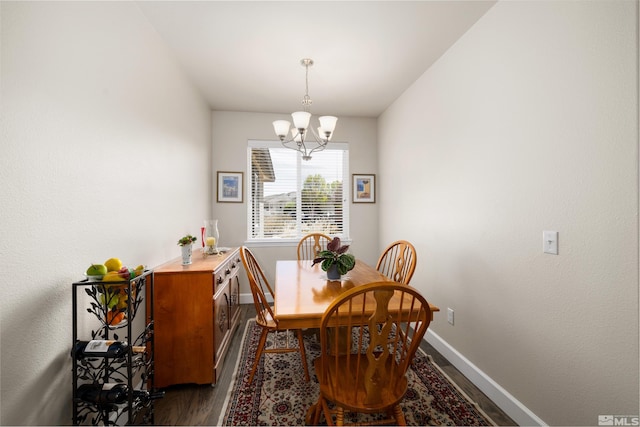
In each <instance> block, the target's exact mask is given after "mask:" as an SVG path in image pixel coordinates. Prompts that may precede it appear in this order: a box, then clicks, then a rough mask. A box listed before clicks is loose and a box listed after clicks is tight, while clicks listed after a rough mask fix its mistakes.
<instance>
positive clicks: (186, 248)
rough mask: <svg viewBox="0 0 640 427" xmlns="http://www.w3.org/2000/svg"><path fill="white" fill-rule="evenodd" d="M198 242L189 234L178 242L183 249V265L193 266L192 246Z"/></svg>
mask: <svg viewBox="0 0 640 427" xmlns="http://www.w3.org/2000/svg"><path fill="white" fill-rule="evenodd" d="M196 240H198V239H196V238H195V237H193V236H192V235H191V234H187V235H186V236H184V237H182V238H180V240H178V246H180V248H181V249H182V265H188V264H191V245H193V243H194V242H195V241H196Z"/></svg>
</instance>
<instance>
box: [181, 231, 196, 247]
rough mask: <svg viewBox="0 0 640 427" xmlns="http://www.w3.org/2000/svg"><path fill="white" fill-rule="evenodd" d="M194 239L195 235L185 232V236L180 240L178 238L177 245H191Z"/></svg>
mask: <svg viewBox="0 0 640 427" xmlns="http://www.w3.org/2000/svg"><path fill="white" fill-rule="evenodd" d="M196 240H198V239H196V238H195V237H193V236H192V235H191V234H187V235H186V236H184V237H182V238H181V239H180V240H178V246H185V245H191V244H193V243H194V242H195V241H196Z"/></svg>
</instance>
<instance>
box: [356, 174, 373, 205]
mask: <svg viewBox="0 0 640 427" xmlns="http://www.w3.org/2000/svg"><path fill="white" fill-rule="evenodd" d="M352 194H353V203H375V202H376V176H375V175H374V174H356V173H354V174H353V193H352Z"/></svg>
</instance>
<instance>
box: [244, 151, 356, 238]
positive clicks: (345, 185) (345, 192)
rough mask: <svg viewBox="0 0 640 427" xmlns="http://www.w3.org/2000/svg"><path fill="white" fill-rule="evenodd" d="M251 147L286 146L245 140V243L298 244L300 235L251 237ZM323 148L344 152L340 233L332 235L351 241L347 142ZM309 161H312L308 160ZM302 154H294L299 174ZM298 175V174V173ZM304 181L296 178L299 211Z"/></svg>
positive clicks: (297, 217) (297, 221)
mask: <svg viewBox="0 0 640 427" xmlns="http://www.w3.org/2000/svg"><path fill="white" fill-rule="evenodd" d="M253 148H282V149H285V150H286V149H287V147H283V145H282V144H281V143H280V141H273V140H258V139H250V140H248V141H247V163H246V165H247V174H246V176H247V179H245V183H244V185H245V195H246V201H247V208H246V218H247V223H246V240H245V243H246V244H247V245H250V246H252V247H266V246H274V247H275V246H292V245H294V244H298V242H299V241H300V238H301V237H302V236H298V237H295V238H277V237H270V238H254V237H251V232H252V225H253V224H252V217H253V192H252V191H251V189H252V188H251V187H252V185H253V175H252V173H251V170H252V164H251V161H252V159H251V150H252V149H253ZM325 150H340V151H343V152H344V164H343V167H342V174H343V176H342V233H341V234H336V235H332V236H338V237H340V239H341V240H342V241H343V242H344V243H345V244H348V243H349V242H350V241H351V238H350V237H349V222H350V212H349V208H350V200H351V183H350V178H349V177H350V171H349V144H348V143H347V142H330V143H329V145H328V146H327V148H326V149H325ZM310 161H311V162H312V161H313V159H312V160H310ZM302 162H303V160H302V155H301V154H300V153H299V152H298V153H297V156H296V171H297V173H298V174H299V172H300V168H301V166H302V164H303V163H302ZM298 176H299V175H298ZM303 183H304V179H300V177H299V178H298V182H297V189H296V192H297V194H298V197H297V198H296V200H297V209H296V210H297V211H298V212H299V209H300V203H301V197H300V193H301V191H302V185H303ZM300 221H301V218H300V216H296V224H297V226H298V230H299V226H300Z"/></svg>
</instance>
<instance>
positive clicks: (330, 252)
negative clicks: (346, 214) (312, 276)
mask: <svg viewBox="0 0 640 427" xmlns="http://www.w3.org/2000/svg"><path fill="white" fill-rule="evenodd" d="M347 250H349V245H342V246H341V245H340V238H339V237H334V238H333V240H332V241H330V242H329V243H328V244H327V249H326V250H324V251H320V252H318V256H317V258H315V259H314V260H313V264H311V265H312V266H313V265H316V264H318V263H320V262H321V263H322V264H321V265H320V267H321V268H322V269H323V270H324V271H327V270H329V268H330V267H331V266H332V265H336V266H337V267H338V272H339V273H340V274H341V275H342V274H346V273H347V271H350V270H353V267H355V265H356V257H354V256H353V255H351V254H348V253H346V252H347Z"/></svg>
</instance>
